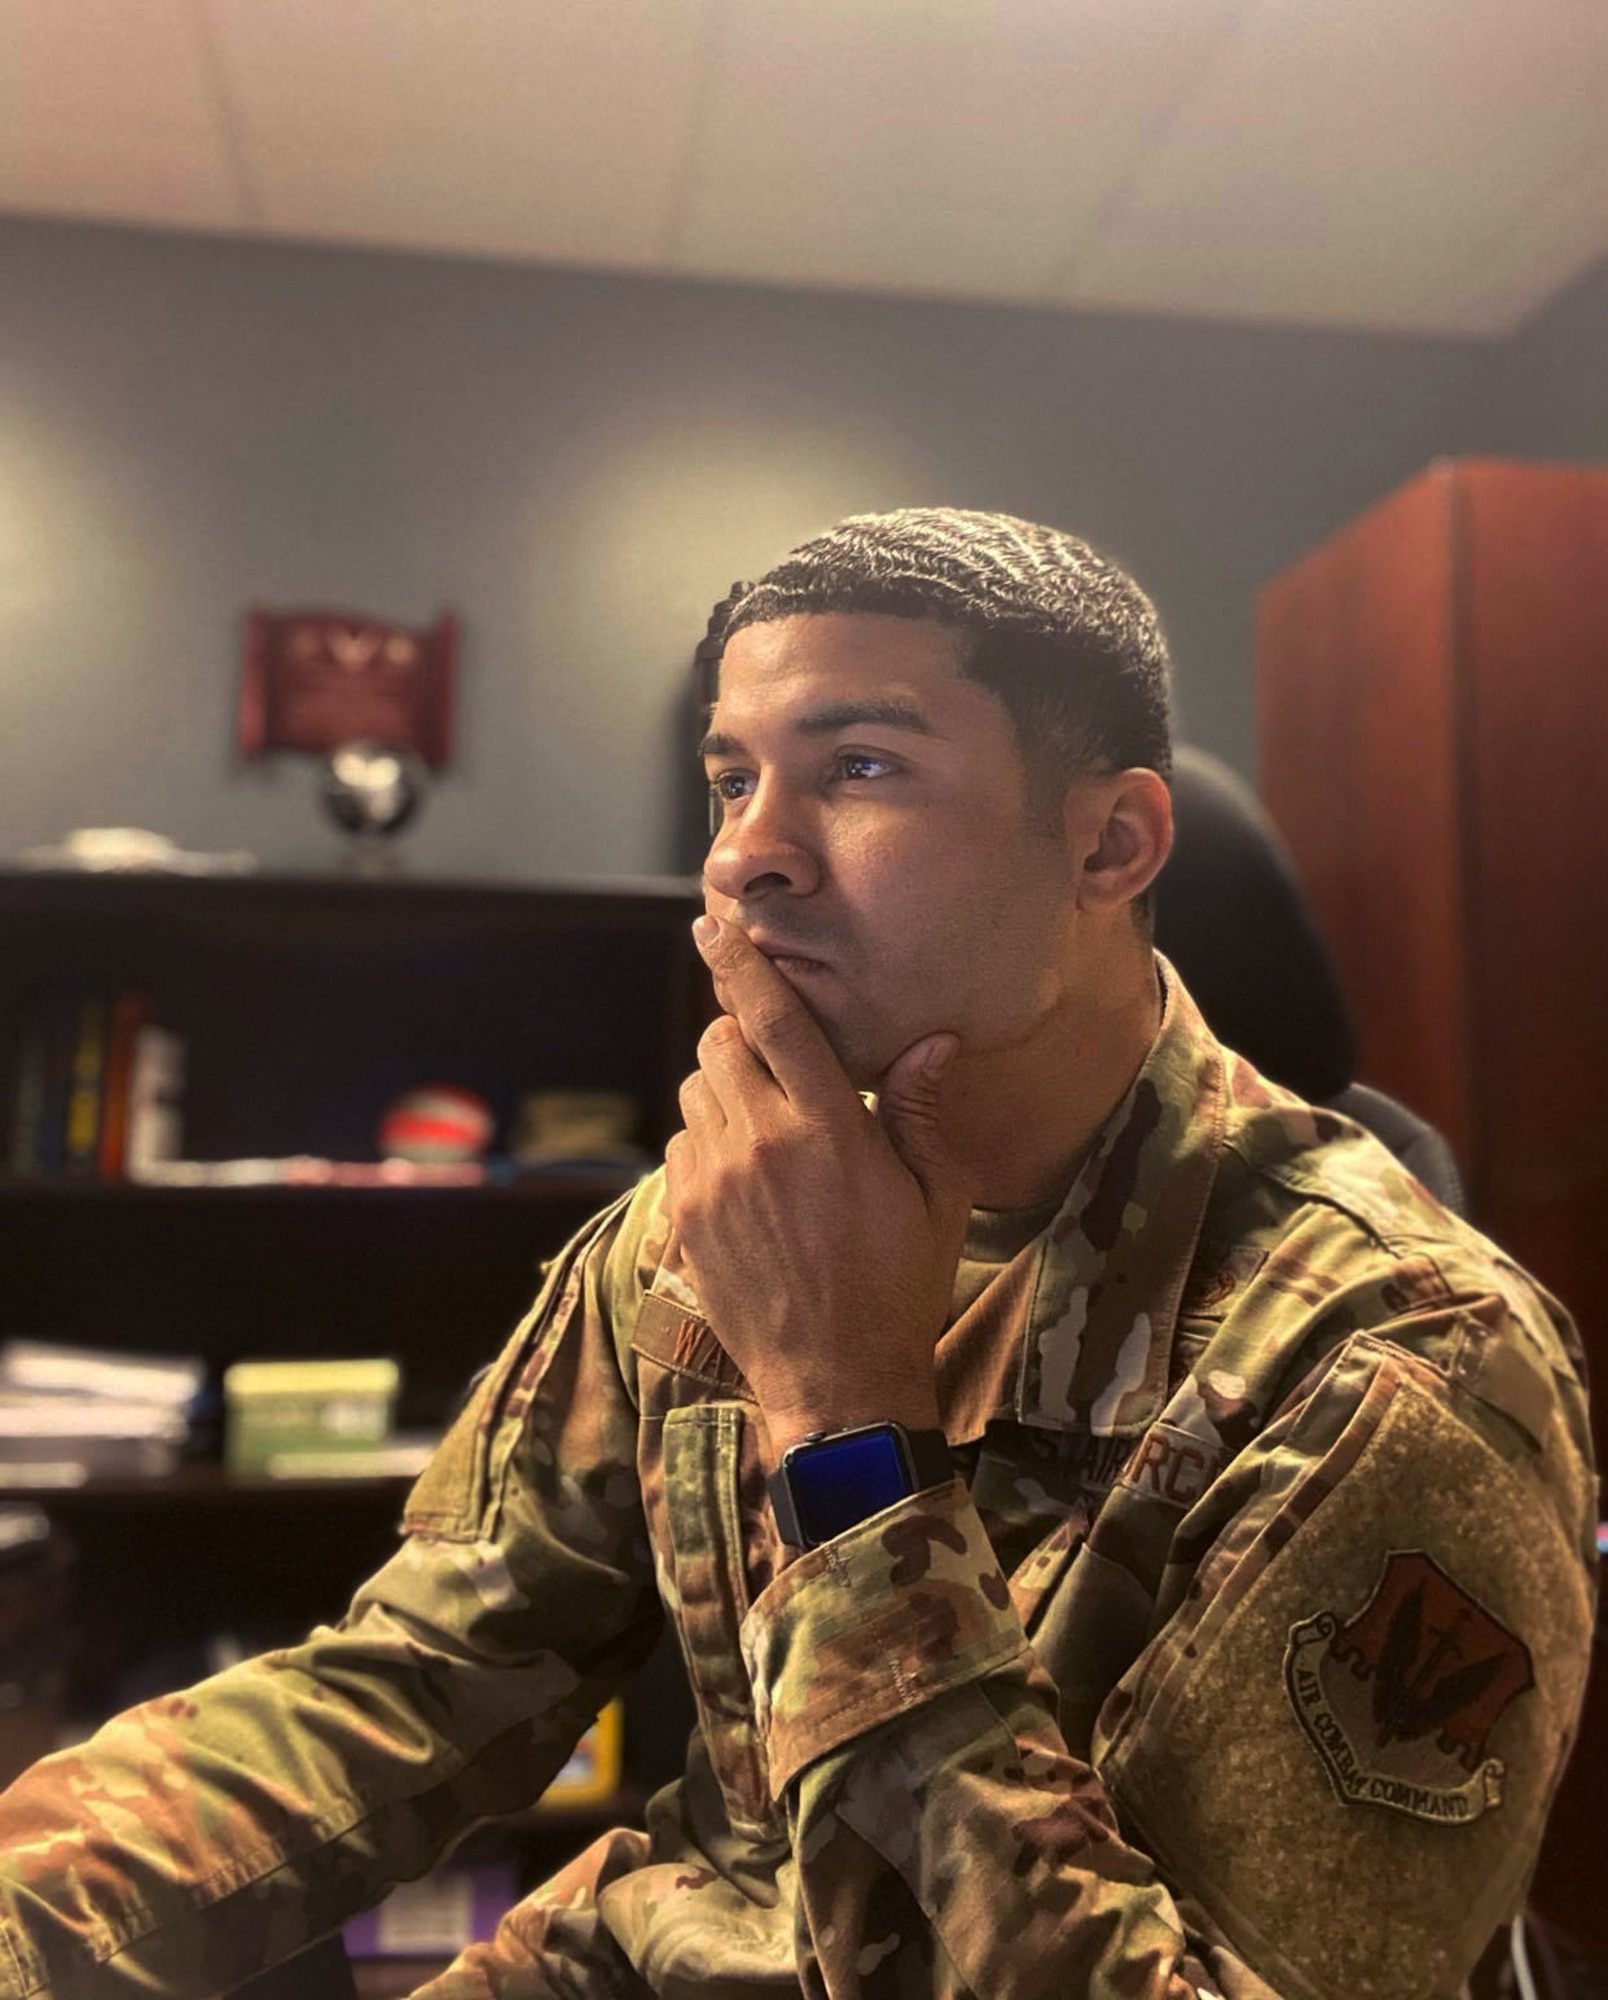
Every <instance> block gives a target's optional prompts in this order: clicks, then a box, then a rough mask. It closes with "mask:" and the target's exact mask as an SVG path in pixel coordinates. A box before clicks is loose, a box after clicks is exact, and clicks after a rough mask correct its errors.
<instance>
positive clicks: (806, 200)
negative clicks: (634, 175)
mask: <svg viewBox="0 0 1608 2000" xmlns="http://www.w3.org/2000/svg"><path fill="white" fill-rule="evenodd" d="M1243 4H1244V0H1155V4H1151V5H1148V6H1145V7H1135V6H1132V5H1119V4H1113V0H994V4H992V5H983V4H979V0H877V4H870V5H868V4H866V0H812V4H808V5H802V4H800V3H799V0H733V4H732V5H731V6H729V8H728V10H727V15H726V19H725V28H724V34H723V36H722V39H721V41H720V44H719V47H718V50H717V52H716V56H715V60H714V64H713V66H712V71H711V76H710V80H709V88H708V99H709V110H708V113H707V115H706V119H705V122H704V124H703V126H702V129H701V131H700V135H699V143H698V146H697V148H696V151H695V153H694V155H693V164H692V167H691V170H690V173H689V179H688V187H687V197H686V208H685V212H684V214H683V217H682V222H681V228H680V231H679V234H678V237H677V239H676V243H675V245H674V248H673V252H672V256H673V261H674V262H676V263H677V264H678V265H680V266H681V267H683V268H685V269H689V270H696V271H699V272H703V273H720V274H741V275H763V276H765V277H769V278H773V279H780V280H784V281H787V282H793V283H826V284H834V285H864V286H872V287H876V288H879V289H885V288H894V289H900V288H913V289H917V290H923V291H962V292H971V293H975V294H980V295H995V296H997V295H1002V294H1003V295H1013V296H1026V297H1031V296H1034V295H1036V294H1040V293H1042V292H1043V291H1045V290H1046V289H1047V288H1048V287H1049V285H1050V284H1051V282H1052V279H1053V277H1054V275H1055V273H1056V272H1057V270H1058V269H1059V268H1060V267H1061V266H1062V265H1063V264H1064V263H1065V261H1066V259H1067V257H1068V256H1069V254H1071V253H1072V252H1073V251H1074V250H1075V249H1076V247H1077V246H1078V244H1079V243H1080V241H1081V239H1082V237H1083V235H1084V234H1085V232H1086V231H1087V230H1088V229H1089V227H1090V225H1091V223H1092V221H1093V219H1094V218H1095V216H1096V215H1097V214H1098V212H1099V208H1100V204H1101V203H1102V201H1103V200H1104V199H1105V198H1106V196H1107V194H1108V193H1109V191H1110V190H1111V188H1112V187H1113V186H1120V185H1121V184H1122V183H1123V182H1124V181H1125V180H1126V179H1127V177H1128V175H1129V174H1130V172H1131V171H1132V169H1133V166H1134V163H1135V160H1136V158H1137V157H1138V155H1139V154H1140V152H1141V151H1142V149H1143V148H1144V147H1145V145H1146V144H1147V143H1148V141H1149V140H1150V138H1151V136H1152V135H1153V134H1154V132H1155V131H1156V130H1157V128H1158V127H1160V126H1161V125H1163V124H1164V123H1165V122H1166V120H1167V119H1168V118H1169V117H1170V116H1171V115H1172V114H1173V112H1174V110H1175V107H1176V105H1177V103H1178V101H1179V99H1180V98H1181V97H1182V96H1183V95H1184V94H1185V93H1187V91H1188V90H1189V89H1190V88H1191V86H1192V84H1193V81H1194V78H1195V77H1196V75H1197V74H1198V72H1199V70H1200V69H1201V67H1202V65H1203V64H1205V63H1206V62H1207V61H1208V59H1209V57H1210V55H1211V52H1212V50H1213V48H1214V46H1215V45H1216V44H1217V43H1218V42H1219V41H1220V40H1221V39H1222V37H1223V35H1224V33H1225V32H1226V29H1227V26H1228V24H1229V23H1230V22H1231V21H1232V20H1233V18H1234V17H1235V16H1236V15H1237V14H1238V13H1239V12H1240V11H1241V9H1242V6H1243Z"/></svg>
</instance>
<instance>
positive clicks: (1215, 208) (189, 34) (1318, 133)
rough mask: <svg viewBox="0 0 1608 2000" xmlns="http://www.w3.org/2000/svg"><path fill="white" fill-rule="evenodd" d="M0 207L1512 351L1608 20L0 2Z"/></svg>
mask: <svg viewBox="0 0 1608 2000" xmlns="http://www.w3.org/2000/svg"><path fill="white" fill-rule="evenodd" d="M0 209H7V210H11V211H14V212H20V213H24V214H32V215H49V216H65V217H78V218H84V219H90V218H95V219H102V220H115V221H122V222H131V223H141V224H150V225H157V226H162V227H173V228H181V229H199V230H210V231H223V232H226V233H228V234H231V235H242V236H259V237H275V238H287V239H294V240H299V241H313V242H327V243H342V244H366V245H376V246H385V247H387V248H392V249H398V250H411V251H428V252H436V253H442V252H445V253H449V254H463V255H470V256H479V257H494V258H509V259H519V260H530V261H540V262H543V263H552V264H567V265H572V266H587V267H591V268H601V269H608V270H623V271H635V272H647V273H653V274H658V275H662V276H696V277H709V278H726V279H740V280H747V281H754V282H760V283H767V284H782V285H792V286H807V287H823V288H831V289H836V290H850V291H859V292H876V293H893V294H900V295H905V296H912V295H913V296H921V297H949V298H960V299H981V300H996V301H1007V302H1013V303H1021V304H1029V303H1031V304H1036V305H1048V306H1059V307H1066V308H1069V309H1070V308H1076V309H1137V310H1142V311H1155V312H1167V313H1185V314H1194V315H1205V316H1208V317H1214V318H1225V319H1235V320H1270V321H1283V322H1294V323H1301V324H1306V325H1325V326H1348V327H1363V328H1373V329H1380V330H1393V331H1400V332H1426V333H1448V334H1464V335H1475V336H1500V335H1503V334H1505V333H1507V332H1509V331H1510V330H1511V329H1512V328H1513V327H1514V326H1516V325H1517V324H1518V323H1519V322H1520V321H1521V320H1523V319H1524V318H1525V317H1526V316H1528V315H1529V314H1530V313H1532V312H1533V311H1534V310H1536V309H1537V308H1538V307H1539V306H1540V305H1542V304H1543V303H1544V302H1545V301H1546V300H1547V299H1548V298H1549V297H1551V296H1552V295H1553V294H1554V293H1555V292H1556V291H1558V290H1559V289H1560V288H1561V287H1562V286H1563V285H1564V284H1566V283H1567V282H1568V281H1569V280H1570V279H1571V278H1572V277H1574V276H1575V275H1576V274H1577V273H1578V272H1580V271H1582V270H1584V269H1585V268H1586V267H1587V266H1589V265H1591V264H1593V263H1595V262H1596V261H1597V260H1598V259H1599V258H1601V257H1603V256H1604V255H1608V4H1605V0H1522V4H1515V0H0Z"/></svg>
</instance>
